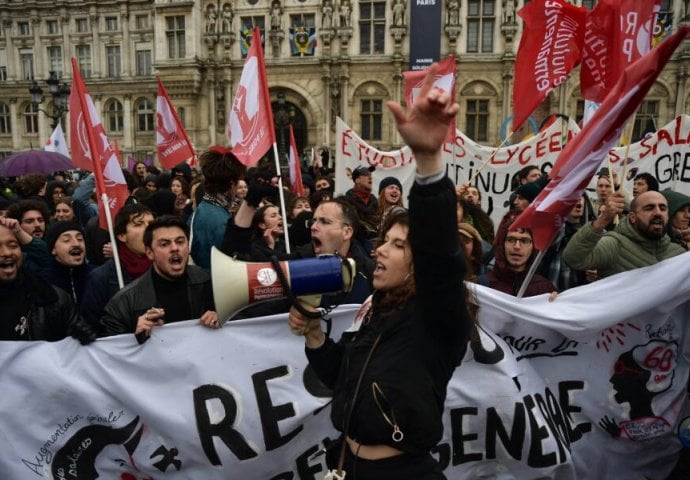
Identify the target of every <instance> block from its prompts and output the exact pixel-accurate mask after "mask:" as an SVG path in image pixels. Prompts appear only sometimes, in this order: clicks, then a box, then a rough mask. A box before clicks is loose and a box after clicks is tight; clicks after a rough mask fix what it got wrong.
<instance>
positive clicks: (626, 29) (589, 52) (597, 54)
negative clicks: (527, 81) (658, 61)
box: [580, 0, 661, 102]
mask: <svg viewBox="0 0 690 480" xmlns="http://www.w3.org/2000/svg"><path fill="white" fill-rule="evenodd" d="M660 2H661V0H601V1H600V2H599V3H598V4H597V6H596V7H594V10H592V11H591V12H588V14H587V25H586V27H585V34H584V42H583V48H582V68H581V69H580V90H581V93H582V96H583V97H584V98H585V99H586V100H591V101H593V102H602V101H603V99H604V97H606V95H607V94H608V92H609V91H610V90H611V89H612V88H613V86H614V85H615V84H616V82H617V81H618V77H619V76H620V75H621V73H622V72H623V69H624V68H625V67H627V66H628V65H630V64H631V63H632V62H634V61H635V60H637V59H638V58H640V57H641V56H642V55H644V54H645V53H647V52H648V51H649V50H650V49H651V45H652V34H653V33H654V25H655V18H656V14H657V13H658V12H659V8H660Z"/></svg>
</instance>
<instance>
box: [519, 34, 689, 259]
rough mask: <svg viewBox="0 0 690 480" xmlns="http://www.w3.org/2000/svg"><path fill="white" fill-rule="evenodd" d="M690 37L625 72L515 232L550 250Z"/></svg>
mask: <svg viewBox="0 0 690 480" xmlns="http://www.w3.org/2000/svg"><path fill="white" fill-rule="evenodd" d="M689 35H690V27H688V26H687V25H681V26H680V27H679V28H678V31H677V32H676V33H674V34H673V35H671V36H670V37H668V38H667V39H666V40H665V41H664V42H663V43H661V44H660V45H659V46H658V47H656V48H655V49H654V50H652V51H651V52H649V53H647V54H646V55H644V56H643V57H641V58H640V59H638V60H637V61H636V62H634V63H633V64H632V65H630V66H629V67H627V68H626V69H625V70H624V71H623V74H622V75H621V77H620V79H619V80H618V83H616V85H615V86H614V88H613V89H612V90H611V92H610V93H609V95H608V96H607V97H606V98H605V99H604V102H603V103H602V105H601V107H600V108H599V109H598V110H597V111H596V112H595V113H594V115H593V116H592V118H591V119H590V121H589V122H587V123H586V124H585V126H584V127H583V129H582V130H581V131H580V133H578V134H577V135H576V136H575V137H574V138H573V139H572V140H571V141H570V142H569V143H568V144H567V145H566V147H565V148H564V149H563V151H562V152H561V154H560V155H559V156H558V159H557V160H556V164H555V165H554V166H553V168H552V169H551V171H550V172H549V177H550V179H551V181H550V182H549V183H548V184H547V185H546V187H545V188H544V189H543V190H542V191H541V193H540V194H539V196H537V198H536V199H534V201H533V202H532V203H531V204H530V205H529V207H528V208H527V209H525V211H523V212H522V214H520V216H519V217H518V218H517V219H516V220H515V222H513V224H512V225H511V230H512V229H516V228H530V229H531V230H532V237H533V239H534V245H535V247H536V248H537V249H539V250H544V249H546V248H548V246H549V245H550V244H551V242H552V241H553V239H554V237H555V236H556V234H557V233H558V231H559V230H560V228H561V226H562V225H563V221H564V219H565V217H567V215H568V213H569V212H570V210H571V209H572V208H573V206H574V205H575V203H577V201H578V200H579V199H580V197H581V196H582V193H583V192H584V189H585V187H586V186H587V185H588V184H589V182H590V180H591V179H592V177H593V176H594V174H595V173H596V171H597V169H598V168H599V166H600V165H601V162H602V160H604V159H605V158H606V156H607V155H608V152H609V150H610V149H611V148H612V147H614V146H615V144H616V142H617V141H618V139H619V138H620V134H621V131H622V130H623V128H624V127H625V122H626V121H627V120H628V118H630V116H631V115H633V114H634V113H635V111H636V110H637V107H638V106H639V105H640V103H641V102H642V100H643V99H644V97H645V95H646V94H647V92H648V91H649V89H650V88H651V87H652V85H654V82H655V80H656V78H657V77H658V76H659V74H660V73H661V71H662V70H663V68H664V65H666V63H667V62H668V60H669V58H670V57H671V55H672V54H673V52H674V51H675V49H676V48H677V47H678V45H679V44H680V43H681V42H682V41H683V39H685V38H686V37H688V36H689Z"/></svg>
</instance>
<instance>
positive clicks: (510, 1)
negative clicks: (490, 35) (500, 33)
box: [503, 0, 516, 25]
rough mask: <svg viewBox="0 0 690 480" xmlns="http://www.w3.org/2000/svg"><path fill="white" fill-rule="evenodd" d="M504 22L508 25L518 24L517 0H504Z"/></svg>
mask: <svg viewBox="0 0 690 480" xmlns="http://www.w3.org/2000/svg"><path fill="white" fill-rule="evenodd" d="M503 23H504V24H506V25H516V23H515V0H503Z"/></svg>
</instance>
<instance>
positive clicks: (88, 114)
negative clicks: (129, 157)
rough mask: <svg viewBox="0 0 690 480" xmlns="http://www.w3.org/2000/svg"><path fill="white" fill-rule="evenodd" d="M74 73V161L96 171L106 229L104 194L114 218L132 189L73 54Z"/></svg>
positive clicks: (101, 220)
mask: <svg viewBox="0 0 690 480" xmlns="http://www.w3.org/2000/svg"><path fill="white" fill-rule="evenodd" d="M72 76H73V78H74V81H73V82H72V91H71V92H70V96H69V111H70V115H69V118H70V132H71V135H72V138H71V145H72V162H73V163H74V165H75V166H77V167H78V168H83V169H85V170H91V171H92V172H93V174H94V177H95V178H96V191H97V192H98V199H99V205H98V206H99V216H98V221H99V225H100V226H101V228H102V229H103V230H108V223H107V219H106V215H105V208H106V205H104V204H103V202H102V200H101V198H102V196H103V194H104V193H105V194H106V195H107V198H108V202H107V207H108V208H109V209H110V215H111V218H115V215H117V212H118V211H120V208H121V207H122V206H123V205H124V204H125V201H126V200H127V197H128V196H129V190H128V189H127V182H126V181H125V176H124V175H123V173H122V169H121V167H120V162H119V161H118V159H117V156H116V155H115V151H114V150H113V148H112V146H111V145H110V140H109V139H108V136H107V135H106V133H105V129H104V128H103V124H102V123H101V119H100V117H99V116H98V112H97V111H96V107H95V105H94V104H93V100H92V99H91V95H90V94H89V91H88V90H87V89H86V85H85V84H84V80H83V79H82V77H81V74H80V73H79V66H78V65H77V61H76V60H75V59H74V58H72Z"/></svg>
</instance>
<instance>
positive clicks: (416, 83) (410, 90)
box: [403, 55, 455, 143]
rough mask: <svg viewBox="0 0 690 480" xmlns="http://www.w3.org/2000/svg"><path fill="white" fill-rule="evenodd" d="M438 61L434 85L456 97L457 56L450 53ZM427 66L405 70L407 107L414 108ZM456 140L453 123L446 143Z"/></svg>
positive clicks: (404, 86) (404, 85)
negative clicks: (420, 68)
mask: <svg viewBox="0 0 690 480" xmlns="http://www.w3.org/2000/svg"><path fill="white" fill-rule="evenodd" d="M437 63H438V69H437V70H436V77H435V78H434V84H433V86H434V87H435V88H438V89H439V90H442V91H444V92H448V93H450V96H451V98H453V99H455V56H454V55H450V56H448V57H446V58H444V59H443V60H440V61H439V62H437ZM427 70H428V69H427V68H425V69H423V70H409V71H407V72H403V98H404V99H405V104H406V105H407V108H408V109H409V108H412V104H413V103H414V101H415V100H416V99H417V95H418V94H419V91H420V90H421V88H422V84H423V83H424V77H426V73H427ZM454 140H455V123H454V122H453V123H451V125H450V129H449V130H448V136H447V137H446V143H453V141H454Z"/></svg>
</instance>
